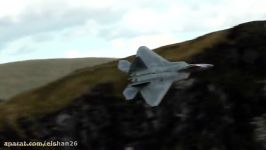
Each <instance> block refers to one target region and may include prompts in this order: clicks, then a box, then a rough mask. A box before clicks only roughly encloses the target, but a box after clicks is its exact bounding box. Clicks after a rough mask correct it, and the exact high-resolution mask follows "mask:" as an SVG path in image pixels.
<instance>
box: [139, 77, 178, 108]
mask: <svg viewBox="0 0 266 150" xmlns="http://www.w3.org/2000/svg"><path fill="white" fill-rule="evenodd" d="M173 82H174V80H169V79H167V80H160V79H157V80H154V81H152V82H151V83H149V84H148V85H147V86H145V87H143V88H142V89H141V90H140V92H141V95H142V97H143V98H144V99H145V101H146V103H147V104H149V105H150V106H152V107H153V106H158V105H159V104H160V102H161V101H162V99H163V97H164V96H165V94H166V93H167V91H168V90H169V88H170V87H171V85H172V83H173Z"/></svg>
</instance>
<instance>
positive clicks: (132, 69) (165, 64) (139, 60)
mask: <svg viewBox="0 0 266 150" xmlns="http://www.w3.org/2000/svg"><path fill="white" fill-rule="evenodd" d="M210 67H213V65H212V64H188V63H186V62H184V61H178V62H169V61H167V60H166V59H164V58H162V57H161V56H159V55H158V54H156V53H154V52H153V51H151V50H150V49H149V48H147V47H145V46H141V47H139V49H138V51H137V54H136V58H135V60H134V61H133V62H132V64H131V63H130V62H128V61H127V60H120V61H119V62H118V69H120V70H121V71H123V72H125V73H128V74H129V76H130V78H129V79H130V80H131V83H130V84H129V85H128V86H127V87H126V89H125V90H124V91H123V95H124V96H125V98H126V100H132V99H134V98H135V96H136V95H137V93H138V92H140V93H141V95H142V97H143V98H144V99H145V101H146V103H147V104H148V105H150V106H151V107H153V106H158V105H159V104H160V102H161V100H162V99H163V97H164V96H165V94H166V93H167V91H168V90H169V88H170V86H171V85H172V83H173V82H175V81H180V80H184V79H187V78H188V77H189V75H190V73H191V72H194V71H200V70H205V69H207V68H210Z"/></svg>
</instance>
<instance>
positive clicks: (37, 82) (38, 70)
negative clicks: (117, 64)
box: [0, 58, 113, 99]
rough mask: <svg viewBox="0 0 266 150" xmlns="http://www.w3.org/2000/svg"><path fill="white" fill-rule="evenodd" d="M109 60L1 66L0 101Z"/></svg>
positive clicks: (60, 61)
mask: <svg viewBox="0 0 266 150" xmlns="http://www.w3.org/2000/svg"><path fill="white" fill-rule="evenodd" d="M111 60H113V59H109V58H75V59H43V60H29V61H21V62H13V63H6V64H0V79H1V80H0V99H8V98H10V97H12V96H14V95H16V94H18V93H20V92H25V91H27V90H30V89H33V88H37V87H39V86H42V85H45V84H47V83H49V82H52V81H54V80H57V79H59V78H62V77H63V76H65V75H67V74H69V73H70V72H73V71H74V70H77V69H81V68H84V67H90V66H94V65H98V64H101V63H106V62H109V61H111Z"/></svg>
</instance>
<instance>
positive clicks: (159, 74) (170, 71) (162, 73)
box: [130, 62, 190, 85]
mask: <svg viewBox="0 0 266 150" xmlns="http://www.w3.org/2000/svg"><path fill="white" fill-rule="evenodd" d="M187 66H189V64H184V65H182V66H180V64H177V63H175V62H169V65H166V66H160V67H158V66H155V67H151V68H148V69H145V70H141V71H138V72H134V73H131V74H130V79H131V81H132V84H134V85H138V84H142V83H146V82H150V81H152V80H155V79H160V80H167V79H172V80H175V81H179V80H183V79H186V78H188V77H189V74H190V73H188V72H179V70H181V69H183V68H185V67H187Z"/></svg>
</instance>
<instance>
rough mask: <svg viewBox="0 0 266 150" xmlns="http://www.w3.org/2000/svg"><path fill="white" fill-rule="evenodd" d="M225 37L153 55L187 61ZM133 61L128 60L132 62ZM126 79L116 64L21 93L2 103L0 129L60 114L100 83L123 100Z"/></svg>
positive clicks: (208, 37)
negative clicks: (109, 85)
mask: <svg viewBox="0 0 266 150" xmlns="http://www.w3.org/2000/svg"><path fill="white" fill-rule="evenodd" d="M226 35H227V31H226V30H225V31H219V32H214V33H211V34H207V35H205V36H202V37H199V38H197V39H194V40H191V41H187V42H182V43H178V44H173V45H167V46H163V47H160V48H158V49H155V51H156V52H157V53H159V54H160V55H162V56H163V57H165V58H167V59H169V60H172V61H178V60H186V61H189V59H190V58H191V57H192V56H194V55H196V54H198V53H201V52H202V51H204V50H205V49H207V48H211V47H212V46H213V45H215V44H217V43H218V42H221V41H224V40H226ZM132 58H133V57H129V58H128V59H129V60H132ZM126 78H127V76H126V74H124V73H122V72H120V71H119V70H118V69H117V61H112V62H109V63H106V64H102V65H97V66H95V67H88V68H85V69H81V70H79V71H76V72H74V73H72V74H70V75H68V76H66V77H64V78H61V79H60V80H57V81H55V82H52V83H50V84H48V85H46V86H43V87H41V88H38V89H35V90H32V91H29V92H25V93H22V94H20V95H17V96H16V97H13V98H12V99H10V100H9V101H8V102H6V103H1V104H0V113H1V116H0V125H1V124H3V122H9V124H13V123H14V122H15V121H16V120H17V119H18V118H21V117H28V118H34V117H42V116H44V115H46V114H49V113H52V112H54V111H57V110H60V109H61V108H63V107H65V106H67V105H68V104H70V103H71V102H72V101H73V100H74V99H75V98H76V97H79V96H81V95H83V94H84V93H88V92H90V90H91V89H92V88H93V87H95V86H96V85H98V84H101V83H112V84H114V85H115V86H114V91H115V93H114V95H116V96H118V97H119V96H122V95H121V91H122V90H123V88H124V87H125V86H126V84H127V79H126ZM21 106H23V107H21Z"/></svg>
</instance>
